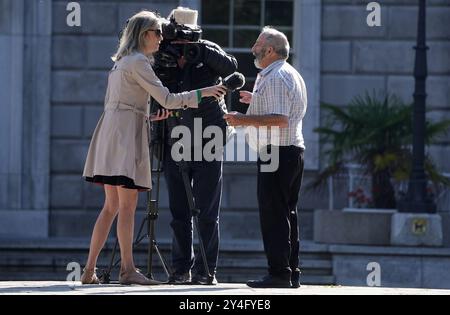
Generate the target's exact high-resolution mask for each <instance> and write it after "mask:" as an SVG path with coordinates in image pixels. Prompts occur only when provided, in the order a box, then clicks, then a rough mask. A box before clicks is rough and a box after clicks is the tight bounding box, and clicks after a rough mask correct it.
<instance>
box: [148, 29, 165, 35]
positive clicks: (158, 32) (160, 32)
mask: <svg viewBox="0 0 450 315" xmlns="http://www.w3.org/2000/svg"><path fill="white" fill-rule="evenodd" d="M149 31H152V32H155V34H156V36H162V31H161V30H160V29H157V30H149Z"/></svg>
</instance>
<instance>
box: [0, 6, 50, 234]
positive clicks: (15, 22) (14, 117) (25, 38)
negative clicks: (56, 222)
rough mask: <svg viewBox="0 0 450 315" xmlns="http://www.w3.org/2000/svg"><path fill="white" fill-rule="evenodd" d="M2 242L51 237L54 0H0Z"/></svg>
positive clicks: (0, 197)
mask: <svg viewBox="0 0 450 315" xmlns="http://www.w3.org/2000/svg"><path fill="white" fill-rule="evenodd" d="M0 47H2V49H1V51H0V70H1V71H0V99H1V106H0V147H1V148H2V149H1V151H0V237H2V238H9V237H11V238H17V237H47V236H48V209H49V203H48V199H49V147H50V136H49V129H50V84H51V81H50V78H51V77H50V75H51V64H50V57H51V56H50V53H51V0H41V1H26V0H0Z"/></svg>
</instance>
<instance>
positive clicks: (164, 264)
mask: <svg viewBox="0 0 450 315" xmlns="http://www.w3.org/2000/svg"><path fill="white" fill-rule="evenodd" d="M153 248H154V249H155V251H156V253H157V254H158V256H159V259H160V260H161V262H162V265H163V268H164V272H165V273H166V275H167V276H168V277H169V276H170V275H171V274H172V271H171V270H170V267H169V265H168V264H167V263H166V261H165V260H164V257H163V256H162V254H161V252H160V251H159V248H158V245H156V242H154V243H153Z"/></svg>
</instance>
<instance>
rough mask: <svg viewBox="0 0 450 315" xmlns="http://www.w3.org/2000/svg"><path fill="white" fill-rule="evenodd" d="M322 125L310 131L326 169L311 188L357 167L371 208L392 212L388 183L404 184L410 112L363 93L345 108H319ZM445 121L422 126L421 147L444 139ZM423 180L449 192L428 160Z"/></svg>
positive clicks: (408, 159) (406, 107)
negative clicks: (364, 179) (423, 140)
mask: <svg viewBox="0 0 450 315" xmlns="http://www.w3.org/2000/svg"><path fill="white" fill-rule="evenodd" d="M322 111H323V116H324V117H325V123H324V124H322V127H320V128H317V129H315V131H316V132H318V133H319V134H320V137H321V142H322V143H323V144H326V145H323V146H322V147H325V148H326V149H325V150H324V152H323V154H324V157H325V158H326V159H327V160H328V165H329V166H328V167H326V168H325V169H324V170H323V171H321V172H320V173H319V174H318V176H317V177H316V179H315V180H314V181H313V183H312V184H311V187H312V188H317V187H319V186H321V185H322V184H324V183H325V182H326V180H327V179H328V178H329V177H330V176H333V175H335V174H338V173H341V172H343V171H344V168H345V165H347V164H348V163H355V162H356V163H358V164H360V165H361V167H362V171H363V173H364V174H365V175H367V176H369V177H370V179H371V186H372V198H371V205H372V206H373V207H374V208H378V209H395V208H396V207H397V200H396V192H395V189H394V182H395V181H397V182H400V181H405V180H407V179H408V176H409V174H410V169H411V161H412V153H411V143H412V117H413V109H412V106H410V105H406V104H404V103H403V102H402V101H401V100H400V99H399V98H398V97H396V96H394V95H388V96H385V97H381V98H379V97H377V96H376V95H375V94H374V95H370V94H368V93H366V94H365V95H364V96H358V97H356V98H354V99H353V100H352V101H351V102H350V104H348V106H346V107H341V106H336V105H331V104H322ZM449 127H450V120H445V121H441V122H437V123H435V122H434V123H432V122H430V121H427V124H426V143H427V145H429V144H431V143H433V142H434V141H435V140H436V139H437V138H438V137H439V136H441V135H443V134H445V133H446V132H447V131H448V130H449ZM425 169H426V173H427V176H428V178H429V180H430V181H431V182H432V183H434V184H441V185H442V184H443V185H446V186H450V181H449V180H448V179H447V178H445V177H444V176H442V175H441V174H440V173H439V172H438V171H437V169H436V167H435V165H434V164H433V161H432V159H431V158H430V157H429V156H428V157H427V159H426V165H425Z"/></svg>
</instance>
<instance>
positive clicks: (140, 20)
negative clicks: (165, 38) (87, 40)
mask: <svg viewBox="0 0 450 315" xmlns="http://www.w3.org/2000/svg"><path fill="white" fill-rule="evenodd" d="M160 27H161V21H160V19H159V18H158V16H156V14H155V13H153V12H150V11H146V10H144V11H141V12H139V13H137V14H135V15H133V16H132V17H131V18H130V19H129V20H128V22H127V26H126V27H125V29H124V30H123V33H122V35H121V37H120V42H119V48H118V49H117V52H116V53H115V54H114V56H112V57H111V59H112V60H113V61H114V62H116V61H119V60H120V59H121V58H122V57H124V56H128V55H130V54H131V53H133V52H135V51H137V50H139V49H141V48H142V47H144V44H145V43H144V36H145V33H146V32H147V31H149V30H155V29H159V28H160Z"/></svg>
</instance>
